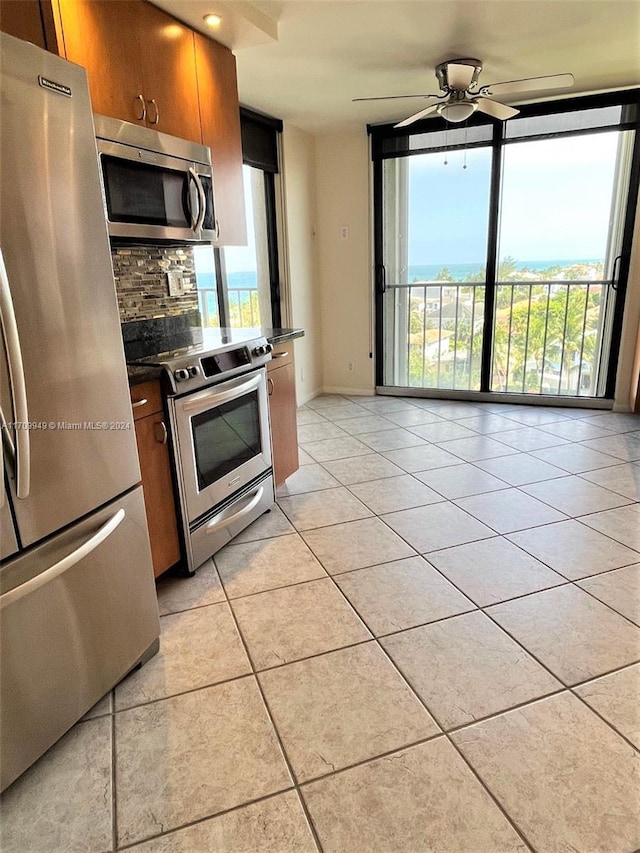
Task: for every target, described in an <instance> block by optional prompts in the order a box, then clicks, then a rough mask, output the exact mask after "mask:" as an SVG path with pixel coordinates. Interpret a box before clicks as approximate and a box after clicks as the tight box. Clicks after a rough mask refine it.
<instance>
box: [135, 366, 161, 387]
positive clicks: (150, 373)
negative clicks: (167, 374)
mask: <svg viewBox="0 0 640 853" xmlns="http://www.w3.org/2000/svg"><path fill="white" fill-rule="evenodd" d="M127 375H128V377H129V388H132V387H133V386H134V385H140V383H141V382H152V381H153V380H157V379H160V377H161V376H162V368H161V367H149V366H147V365H146V364H145V365H141V366H140V367H138V366H137V365H135V364H128V365H127Z"/></svg>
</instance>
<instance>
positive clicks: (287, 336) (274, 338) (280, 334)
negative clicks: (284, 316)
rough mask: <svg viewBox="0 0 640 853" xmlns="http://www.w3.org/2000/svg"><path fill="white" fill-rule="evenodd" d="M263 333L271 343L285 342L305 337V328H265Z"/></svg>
mask: <svg viewBox="0 0 640 853" xmlns="http://www.w3.org/2000/svg"><path fill="white" fill-rule="evenodd" d="M262 334H263V335H264V336H265V338H266V339H267V340H268V341H269V343H270V344H283V343H284V342H285V341H292V340H293V339H294V338H301V337H303V336H304V329H263V330H262Z"/></svg>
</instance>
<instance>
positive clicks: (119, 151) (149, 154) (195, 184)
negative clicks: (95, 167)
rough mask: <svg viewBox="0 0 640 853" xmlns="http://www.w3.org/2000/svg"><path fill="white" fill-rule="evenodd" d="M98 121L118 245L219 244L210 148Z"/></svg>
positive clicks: (105, 186) (110, 214)
mask: <svg viewBox="0 0 640 853" xmlns="http://www.w3.org/2000/svg"><path fill="white" fill-rule="evenodd" d="M94 122H95V129H96V142H97V146H98V156H99V158H100V168H101V173H102V186H103V191H104V203H105V210H106V216H107V225H108V228H109V236H110V237H111V238H112V240H113V241H115V242H127V241H136V242H147V243H156V242H157V243H217V241H218V238H219V236H220V229H219V226H218V221H217V219H216V212H215V205H214V195H213V174H212V170H211V151H210V149H209V148H207V147H206V146H204V145H197V144H196V143H193V142H189V141H187V140H185V139H178V138H176V137H174V136H168V135H167V134H166V133H158V132H157V131H155V130H150V129H149V128H146V127H140V126H139V125H136V124H130V123H129V122H125V121H119V120H118V119H112V118H107V117H105V116H94Z"/></svg>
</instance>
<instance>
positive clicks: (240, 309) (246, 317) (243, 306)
mask: <svg viewBox="0 0 640 853" xmlns="http://www.w3.org/2000/svg"><path fill="white" fill-rule="evenodd" d="M227 299H228V305H229V325H230V326H231V328H234V329H235V328H241V327H250V328H254V327H255V328H257V327H259V326H260V305H259V302H258V291H257V290H256V289H255V288H250V287H229V288H227ZM198 302H199V307H200V313H201V315H202V324H203V325H204V326H219V325H220V312H219V310H218V293H217V291H216V290H215V288H212V287H201V288H198Z"/></svg>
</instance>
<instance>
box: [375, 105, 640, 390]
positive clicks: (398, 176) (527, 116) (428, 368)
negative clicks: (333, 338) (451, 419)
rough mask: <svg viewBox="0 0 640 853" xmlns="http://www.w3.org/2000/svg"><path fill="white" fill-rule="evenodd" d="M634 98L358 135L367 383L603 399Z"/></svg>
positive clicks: (623, 268)
mask: <svg viewBox="0 0 640 853" xmlns="http://www.w3.org/2000/svg"><path fill="white" fill-rule="evenodd" d="M637 101H638V92H637V91H635V92H624V93H618V94H617V95H607V96H595V97H591V98H588V99H584V98H583V99H574V100H571V101H562V102H554V103H552V104H546V105H543V104H537V105H533V106H530V107H522V108H521V114H520V116H518V117H517V118H515V119H511V120H510V121H507V122H504V123H503V122H494V123H490V122H489V120H487V119H486V118H484V117H478V116H477V114H476V115H475V116H474V117H473V118H472V119H470V120H469V123H468V126H460V125H445V123H444V121H443V120H441V119H429V120H426V121H423V122H421V123H419V124H418V123H416V125H414V126H412V127H411V129H407V130H404V129H402V130H401V129H397V130H396V129H395V128H392V127H390V126H383V127H373V128H370V133H371V137H372V154H373V161H374V207H375V210H374V223H375V253H376V257H375V261H376V339H377V348H376V349H377V365H376V369H377V385H378V386H379V387H396V388H398V387H400V388H406V389H410V388H421V389H435V390H438V391H445V392H451V391H460V392H475V393H477V392H485V393H486V392H491V391H493V392H500V393H507V394H512V393H518V394H537V395H542V396H556V397H557V396H574V397H576V396H587V397H598V396H600V397H602V396H611V395H612V390H613V385H614V382H615V360H616V355H617V351H616V347H617V345H618V340H619V333H620V328H621V323H622V310H623V300H624V287H625V281H626V274H627V271H628V263H629V253H630V245H631V235H632V229H633V214H634V211H635V203H636V197H637V185H638V181H637V175H638V171H640V150H639V146H638V139H637V134H636V129H637V121H638V104H637Z"/></svg>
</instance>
